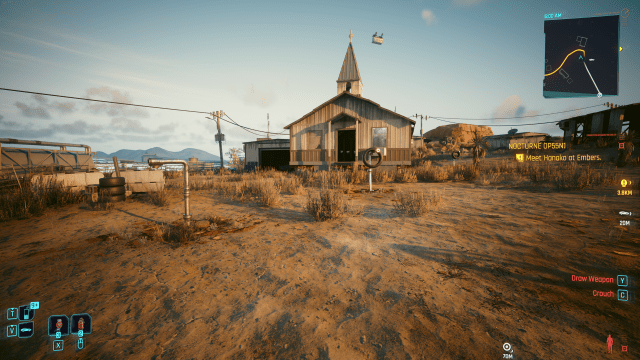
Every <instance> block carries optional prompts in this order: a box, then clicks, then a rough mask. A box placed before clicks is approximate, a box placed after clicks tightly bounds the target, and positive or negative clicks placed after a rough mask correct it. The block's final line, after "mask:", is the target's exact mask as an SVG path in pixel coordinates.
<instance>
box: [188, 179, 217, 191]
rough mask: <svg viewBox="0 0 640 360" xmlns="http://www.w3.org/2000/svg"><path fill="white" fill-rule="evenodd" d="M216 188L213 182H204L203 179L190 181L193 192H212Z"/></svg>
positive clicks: (190, 188)
mask: <svg viewBox="0 0 640 360" xmlns="http://www.w3.org/2000/svg"><path fill="white" fill-rule="evenodd" d="M214 186H215V185H214V182H213V181H212V180H203V179H194V180H189V190H191V191H201V190H211V189H213V187H214Z"/></svg>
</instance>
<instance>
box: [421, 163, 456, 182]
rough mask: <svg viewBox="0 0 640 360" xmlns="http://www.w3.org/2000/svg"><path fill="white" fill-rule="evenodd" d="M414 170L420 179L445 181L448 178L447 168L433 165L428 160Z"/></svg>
mask: <svg viewBox="0 0 640 360" xmlns="http://www.w3.org/2000/svg"><path fill="white" fill-rule="evenodd" d="M415 172H416V176H417V178H418V179H419V180H420V181H426V182H445V181H447V180H448V179H449V168H447V167H444V166H434V165H432V164H431V162H430V161H429V162H425V163H424V164H422V165H420V166H418V167H417V168H416V169H415Z"/></svg>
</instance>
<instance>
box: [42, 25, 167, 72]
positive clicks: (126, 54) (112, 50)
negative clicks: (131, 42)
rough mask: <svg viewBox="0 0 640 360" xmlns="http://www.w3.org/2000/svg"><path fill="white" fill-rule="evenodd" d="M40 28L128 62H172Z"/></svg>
mask: <svg viewBox="0 0 640 360" xmlns="http://www.w3.org/2000/svg"><path fill="white" fill-rule="evenodd" d="M39 30H41V31H43V32H45V33H47V34H50V35H54V36H57V37H60V38H63V39H66V40H70V41H72V42H74V43H83V44H86V45H89V46H92V47H93V48H95V49H96V50H99V51H102V52H106V53H108V54H111V55H113V57H114V58H119V59H123V60H125V61H126V62H136V63H140V62H145V63H150V64H156V65H164V66H169V65H171V62H170V61H167V60H165V59H161V58H157V57H152V56H144V55H142V54H139V53H135V52H133V51H128V50H126V49H123V48H122V47H119V46H115V45H112V44H108V43H104V42H100V41H96V40H94V39H91V38H88V37H82V36H77V35H72V34H68V33H65V32H61V31H58V30H53V29H51V30H45V29H39Z"/></svg>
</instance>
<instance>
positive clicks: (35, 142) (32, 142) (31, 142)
mask: <svg viewBox="0 0 640 360" xmlns="http://www.w3.org/2000/svg"><path fill="white" fill-rule="evenodd" d="M0 144H22V145H41V146H59V147H60V150H63V151H66V150H67V146H69V147H81V148H84V152H85V153H87V154H90V153H91V147H90V146H89V145H81V144H67V143H57V142H48V141H38V140H18V139H6V138H4V139H0Z"/></svg>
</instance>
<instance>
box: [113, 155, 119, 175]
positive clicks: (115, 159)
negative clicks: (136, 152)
mask: <svg viewBox="0 0 640 360" xmlns="http://www.w3.org/2000/svg"><path fill="white" fill-rule="evenodd" d="M113 166H114V167H115V170H116V176H117V177H120V167H119V166H118V158H117V157H115V156H114V157H113Z"/></svg>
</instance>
